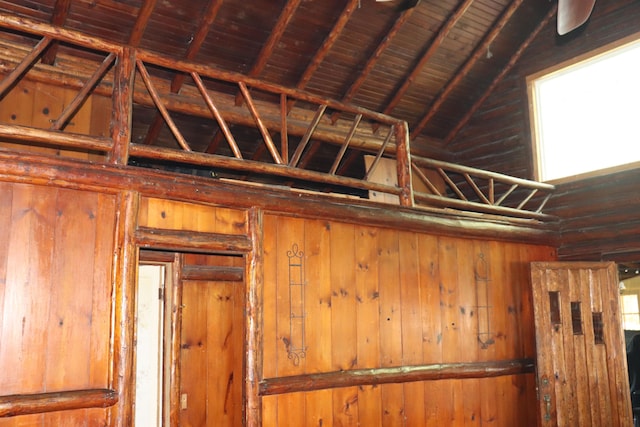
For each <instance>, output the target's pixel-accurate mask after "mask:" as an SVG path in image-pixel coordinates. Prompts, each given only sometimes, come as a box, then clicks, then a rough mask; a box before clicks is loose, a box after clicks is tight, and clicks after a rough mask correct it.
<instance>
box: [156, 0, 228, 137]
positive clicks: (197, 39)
mask: <svg viewBox="0 0 640 427" xmlns="http://www.w3.org/2000/svg"><path fill="white" fill-rule="evenodd" d="M223 2H224V0H211V1H210V2H209V4H208V5H207V10H206V11H205V12H204V14H203V15H202V20H201V21H200V23H199V24H198V28H197V29H196V32H195V33H194V35H193V39H192V40H191V43H190V44H189V47H188V48H187V52H186V53H185V56H184V57H185V59H186V60H192V59H193V58H195V57H196V55H197V54H198V52H199V51H200V48H201V47H202V44H203V43H204V41H205V39H206V38H207V35H208V34H209V29H210V28H211V25H212V24H213V22H214V21H215V19H216V16H218V12H219V11H220V7H221V6H222V3H223ZM185 77H186V75H185V74H183V73H178V74H176V75H175V76H174V77H173V80H171V92H172V93H178V92H179V91H180V89H181V88H182V85H183V84H184V80H185ZM163 123H164V121H163V119H162V117H161V116H160V115H159V114H156V116H155V118H154V119H153V122H151V125H150V126H149V130H148V131H147V135H146V136H145V138H144V144H147V145H150V144H153V142H154V141H155V140H156V139H157V138H158V135H159V134H160V129H161V128H162V124H163Z"/></svg>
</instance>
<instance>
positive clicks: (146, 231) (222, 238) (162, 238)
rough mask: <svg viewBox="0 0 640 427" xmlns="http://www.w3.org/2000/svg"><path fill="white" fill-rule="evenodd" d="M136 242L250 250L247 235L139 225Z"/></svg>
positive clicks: (190, 249)
mask: <svg viewBox="0 0 640 427" xmlns="http://www.w3.org/2000/svg"><path fill="white" fill-rule="evenodd" d="M135 237H136V243H137V244H138V245H139V246H140V247H143V248H153V249H165V250H176V251H180V250H185V251H188V252H201V253H217V252H236V253H237V252H248V251H249V250H250V249H251V242H250V241H249V238H248V237H247V236H243V235H229V234H218V233H200V232H193V231H181V230H168V229H158V228H148V227H139V228H138V229H137V230H136V234H135Z"/></svg>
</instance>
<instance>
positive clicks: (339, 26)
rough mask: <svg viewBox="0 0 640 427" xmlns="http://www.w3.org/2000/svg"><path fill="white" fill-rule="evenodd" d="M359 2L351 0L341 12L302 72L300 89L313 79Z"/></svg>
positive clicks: (299, 83)
mask: <svg viewBox="0 0 640 427" xmlns="http://www.w3.org/2000/svg"><path fill="white" fill-rule="evenodd" d="M359 3H360V0H349V2H348V3H347V5H346V6H345V8H344V10H343V11H342V13H341V14H340V17H339V18H338V20H337V21H336V23H335V24H334V26H333V28H332V29H331V31H330V32H329V35H328V36H327V37H326V38H325V39H324V42H323V43H322V46H321V47H320V49H318V51H317V52H316V54H315V55H314V57H313V59H311V62H309V65H308V66H307V68H306V69H305V70H304V73H302V76H301V77H300V80H298V84H297V85H296V87H297V88H298V89H304V88H305V87H306V86H307V83H309V80H311V77H312V76H313V73H315V72H316V70H317V69H318V67H320V64H321V63H322V61H323V60H324V57H325V56H327V54H328V53H329V51H330V50H331V48H332V47H333V45H334V43H335V42H336V40H337V39H338V36H340V33H341V32H342V30H343V29H344V27H345V26H346V25H347V22H349V18H351V15H352V14H353V12H355V10H356V9H357V8H358V5H359Z"/></svg>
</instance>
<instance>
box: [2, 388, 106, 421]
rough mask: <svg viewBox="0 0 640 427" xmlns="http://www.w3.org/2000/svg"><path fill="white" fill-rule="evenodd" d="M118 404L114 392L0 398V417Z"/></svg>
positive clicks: (77, 391) (72, 392)
mask: <svg viewBox="0 0 640 427" xmlns="http://www.w3.org/2000/svg"><path fill="white" fill-rule="evenodd" d="M117 402H118V394H117V393H116V392H115V391H114V390H108V389H95V390H70V391H59V392H52V393H36V394H14V395H9V396H0V417H14V416H16V415H29V414H40V413H44V412H54V411H67V410H72V409H86V408H107V407H109V406H113V405H115V404H116V403H117Z"/></svg>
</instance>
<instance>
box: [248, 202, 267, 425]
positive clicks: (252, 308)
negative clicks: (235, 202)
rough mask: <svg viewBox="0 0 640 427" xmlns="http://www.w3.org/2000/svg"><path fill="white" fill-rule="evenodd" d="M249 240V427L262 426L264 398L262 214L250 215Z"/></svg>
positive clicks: (255, 210) (253, 212)
mask: <svg viewBox="0 0 640 427" xmlns="http://www.w3.org/2000/svg"><path fill="white" fill-rule="evenodd" d="M249 237H250V239H251V243H252V248H251V252H249V253H248V255H247V263H246V269H247V272H246V274H245V290H246V291H245V298H246V300H245V308H246V315H245V331H244V335H245V348H246V355H245V374H244V376H245V384H244V396H245V399H244V401H245V407H244V418H245V425H246V426H247V427H259V426H261V425H262V413H261V407H262V404H261V398H260V394H259V387H260V379H261V377H262V335H263V331H262V308H261V307H262V285H263V281H262V263H263V257H262V251H263V248H262V211H261V210H260V209H258V208H252V209H251V210H250V211H249Z"/></svg>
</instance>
